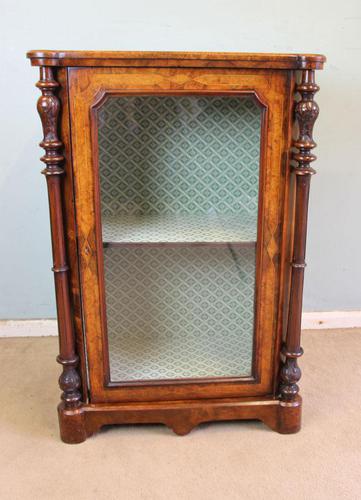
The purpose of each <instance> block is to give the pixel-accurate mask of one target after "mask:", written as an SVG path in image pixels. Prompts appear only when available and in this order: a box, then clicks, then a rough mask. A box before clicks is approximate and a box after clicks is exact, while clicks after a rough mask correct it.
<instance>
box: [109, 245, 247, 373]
mask: <svg viewBox="0 0 361 500" xmlns="http://www.w3.org/2000/svg"><path fill="white" fill-rule="evenodd" d="M104 265H105V286H106V291H107V316H108V341H109V354H110V356H109V357H110V376H111V380H112V381H114V382H117V381H125V380H150V379H167V378H168V379H173V378H175V379H176V378H192V377H216V376H219V377H226V376H244V377H246V376H250V375H251V371H252V349H253V315H254V276H255V248H254V247H253V248H252V247H244V248H242V249H238V248H237V249H235V248H232V247H231V246H230V247H216V248H211V247H188V248H184V247H183V248H167V247H162V248H144V247H139V248H137V249H128V248H105V249H104Z"/></svg>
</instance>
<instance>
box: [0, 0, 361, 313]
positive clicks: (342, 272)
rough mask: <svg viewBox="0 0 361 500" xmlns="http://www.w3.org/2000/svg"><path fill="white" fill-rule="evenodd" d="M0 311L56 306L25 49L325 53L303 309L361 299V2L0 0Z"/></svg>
mask: <svg viewBox="0 0 361 500" xmlns="http://www.w3.org/2000/svg"><path fill="white" fill-rule="evenodd" d="M0 23H1V26H0V30H1V34H0V36H1V60H0V63H1V81H0V91H1V96H2V103H1V123H0V138H1V148H0V154H1V161H0V166H1V170H0V203H1V205H0V217H1V222H0V223H1V233H0V234H1V245H0V266H1V269H0V281H1V284H0V286H1V288H0V294H1V298H0V318H2V319H9V318H13V319H16V318H48V317H49V318H50V317H54V316H55V305H54V292H53V281H52V275H51V272H50V267H51V254H50V238H49V220H48V207H47V195H46V188H45V182H44V179H43V178H42V177H41V176H40V174H39V170H40V168H41V165H40V162H39V156H40V154H41V150H40V149H39V148H38V147H37V144H38V142H39V141H40V139H41V128H40V122H39V119H38V116H37V113H36V110H35V103H36V100H37V98H38V95H39V92H38V91H37V89H35V88H34V84H35V82H36V81H37V79H38V71H37V69H36V68H31V67H30V64H29V61H27V60H26V59H25V52H26V51H27V50H29V49H104V50H105V49H108V50H205V51H245V52H247V51H248V52H320V53H324V54H326V55H327V57H328V63H327V65H326V67H325V71H324V72H322V71H321V72H318V74H317V81H318V83H319V84H320V86H321V92H320V93H319V94H318V97H317V101H318V103H319V105H320V108H321V114H320V118H319V120H318V122H317V125H316V128H315V138H316V141H317V142H318V143H319V147H318V148H317V151H316V154H317V155H318V160H317V162H316V165H315V166H316V169H317V171H318V174H317V175H316V176H315V177H314V178H313V183H312V192H311V201H310V223H309V235H308V238H309V239H308V242H309V245H308V258H307V260H308V262H309V265H308V268H307V273H306V283H305V301H304V309H305V310H307V311H327V310H354V309H361V287H360V283H361V258H360V248H361V227H360V222H359V221H360V215H361V168H360V158H361V147H360V144H361V140H360V116H361V98H360V91H361V64H360V62H361V3H360V2H359V0H348V1H347V0H346V1H344V2H332V4H330V2H329V1H327V0H313V1H309V0H304V1H303V2H302V4H300V3H292V2H289V0H278V1H277V0H273V1H271V2H270V1H254V2H249V1H242V0H219V1H214V0H213V1H212V0H200V1H197V0H183V1H182V2H171V1H169V0H167V1H166V0H152V1H146V0H143V1H137V0H133V1H132V2H125V1H119V0H102V1H101V2H95V1H94V2H93V3H92V2H89V1H88V0H87V1H85V0H78V1H76V2H75V1H70V0H63V1H62V2H61V4H56V3H49V2H48V1H45V0H33V1H31V2H29V1H28V0H18V1H17V2H14V1H12V0H5V1H4V0H2V1H1V21H0Z"/></svg>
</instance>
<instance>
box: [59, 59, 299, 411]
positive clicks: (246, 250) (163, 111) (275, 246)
mask: <svg viewBox="0 0 361 500" xmlns="http://www.w3.org/2000/svg"><path fill="white" fill-rule="evenodd" d="M68 82H69V95H70V100H69V102H70V116H71V142H72V156H73V176H74V184H75V211H76V222H77V233H78V234H77V237H78V245H79V255H80V257H79V258H80V282H81V298H82V313H83V321H84V332H85V339H86V350H87V369H88V381H89V394H90V401H93V402H110V401H113V402H116V401H156V400H174V399H193V398H218V397H222V398H225V397H235V396H245V397H252V396H259V395H270V394H273V393H274V391H275V387H274V384H275V378H276V377H275V374H276V369H277V368H276V367H277V366H278V365H279V363H278V361H279V344H280V337H281V335H282V318H283V316H282V314H283V298H284V295H285V294H284V293H283V288H284V284H285V279H286V278H285V262H286V257H287V256H286V253H287V251H286V248H287V241H286V240H287V225H288V224H287V214H286V212H287V210H286V208H285V206H286V204H285V200H286V194H287V184H288V168H287V163H288V151H289V139H290V138H289V123H290V109H289V102H290V93H291V90H292V88H291V87H292V82H291V77H290V73H289V72H287V71H283V70H277V71H263V70H225V69H224V70H222V69H212V70H211V69H197V70H196V69H186V68H182V69H178V70H177V69H170V68H128V69H125V68H70V69H69V70H68Z"/></svg>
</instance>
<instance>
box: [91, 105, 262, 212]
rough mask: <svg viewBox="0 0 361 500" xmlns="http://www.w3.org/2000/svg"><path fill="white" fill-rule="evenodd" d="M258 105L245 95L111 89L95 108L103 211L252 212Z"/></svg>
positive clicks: (255, 195) (255, 187)
mask: <svg viewBox="0 0 361 500" xmlns="http://www.w3.org/2000/svg"><path fill="white" fill-rule="evenodd" d="M260 123H261V111H260V109H259V108H258V107H257V105H256V104H255V103H254V101H253V100H252V99H251V98H250V97H247V98H245V97H244V98H239V97H211V96H209V97H196V96H186V97H156V96H151V97H150V96H141V97H118V98H116V97H113V98H110V99H109V100H107V101H106V102H105V103H104V105H103V106H102V107H101V109H100V111H99V164H100V178H101V197H102V215H103V216H107V215H113V216H114V215H144V214H161V213H182V214H184V213H186V214H209V213H210V214H212V213H214V212H216V213H221V214H227V213H238V212H246V213H250V214H251V215H254V214H256V213H257V207H258V171H259V151H260Z"/></svg>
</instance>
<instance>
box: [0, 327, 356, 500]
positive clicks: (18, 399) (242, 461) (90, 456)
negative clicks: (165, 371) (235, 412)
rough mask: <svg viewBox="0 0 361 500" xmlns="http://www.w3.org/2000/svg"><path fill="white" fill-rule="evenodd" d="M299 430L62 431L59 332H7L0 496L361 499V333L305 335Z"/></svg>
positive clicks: (0, 377)
mask: <svg viewBox="0 0 361 500" xmlns="http://www.w3.org/2000/svg"><path fill="white" fill-rule="evenodd" d="M303 347H304V349H305V354H304V356H303V358H302V359H301V362H300V364H301V368H302V369H303V371H304V375H303V377H302V381H301V393H302V396H303V399H304V407H303V428H302V430H301V431H300V432H299V433H298V434H293V435H280V434H277V433H275V432H272V431H270V430H268V429H267V428H266V427H265V426H264V425H263V424H261V423H258V422H232V423H213V424H203V425H201V426H199V427H198V428H196V429H194V430H193V432H191V433H190V434H188V435H187V436H184V437H178V436H176V435H174V434H172V432H171V431H170V430H168V429H167V428H166V427H164V426H161V425H159V426H158V425H149V426H117V427H110V428H106V429H104V430H103V431H101V432H99V433H98V434H96V435H94V436H93V437H91V438H89V439H88V440H87V441H86V442H85V443H82V444H80V445H74V446H70V445H65V444H62V443H61V442H60V440H59V437H58V427H57V426H58V423H57V415H56V410H55V409H56V405H57V403H58V399H59V390H58V387H57V376H58V373H59V367H58V366H57V364H56V363H55V361H54V358H55V355H56V352H57V339H56V338H55V337H45V338H16V339H0V381H1V383H0V401H1V406H0V499H1V500H8V499H9V500H16V499H34V500H41V499H47V500H50V499H54V500H56V499H60V498H61V499H64V498H66V499H77V500H83V499H84V500H92V499H107V500H113V499H117V500H118V499H119V500H123V499H124V500H132V499H136V500H138V499H139V500H143V499H145V500H148V499H149V500H163V499H167V500H196V499H197V500H223V499H227V500H228V499H231V500H233V499H237V500H238V499H239V500H243V499H245V500H252V499H257V500H258V499H259V500H263V499H276V498H277V499H281V500H283V499H285V500H286V499H287V500H288V499H290V498H292V499H293V500H301V499H305V500H306V499H307V500H313V499H317V500H323V499H327V500H330V499H355V500H356V499H357V500H359V499H361V424H360V416H361V389H360V387H361V363H360V360H361V330H360V329H354V330H337V331H336V330H328V331H327V330H324V331H317V332H315V331H307V332H304V334H303Z"/></svg>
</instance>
